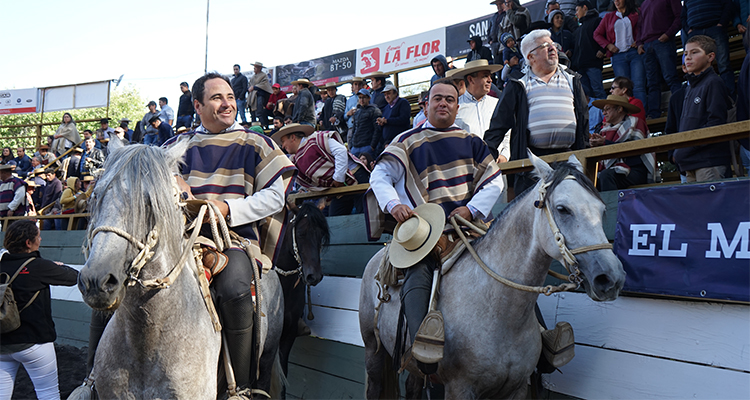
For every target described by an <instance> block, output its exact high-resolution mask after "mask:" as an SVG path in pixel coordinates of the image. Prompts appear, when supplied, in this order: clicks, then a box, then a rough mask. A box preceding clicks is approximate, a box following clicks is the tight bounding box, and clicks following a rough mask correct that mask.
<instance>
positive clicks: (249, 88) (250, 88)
mask: <svg viewBox="0 0 750 400" xmlns="http://www.w3.org/2000/svg"><path fill="white" fill-rule="evenodd" d="M253 90H255V87H253V86H250V87H248V88H247V91H248V92H252V91H253Z"/></svg>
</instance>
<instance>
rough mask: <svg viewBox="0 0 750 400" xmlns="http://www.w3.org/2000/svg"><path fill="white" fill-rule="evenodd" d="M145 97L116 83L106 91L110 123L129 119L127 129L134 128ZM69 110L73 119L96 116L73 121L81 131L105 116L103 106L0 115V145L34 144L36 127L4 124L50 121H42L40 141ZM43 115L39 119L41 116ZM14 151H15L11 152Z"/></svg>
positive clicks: (93, 126) (26, 145) (131, 87)
mask: <svg viewBox="0 0 750 400" xmlns="http://www.w3.org/2000/svg"><path fill="white" fill-rule="evenodd" d="M145 104H146V101H145V100H144V99H143V97H142V96H141V95H140V93H139V92H138V89H136V88H135V87H134V86H132V85H125V86H120V87H118V88H117V89H115V90H112V91H111V92H110V98H109V118H110V119H111V120H112V121H111V122H110V126H112V127H116V126H119V121H120V120H121V119H122V118H128V119H130V121H131V122H130V129H134V128H135V124H136V123H137V122H138V121H140V119H141V118H143V115H144V113H145V111H144V105H145ZM66 112H69V113H70V115H72V116H73V120H75V121H80V120H85V119H96V120H97V121H94V122H79V123H76V127H77V128H78V131H79V132H83V131H84V130H85V129H90V130H91V131H92V132H93V131H95V130H96V129H99V128H100V125H99V122H98V120H99V119H101V118H104V117H106V116H107V108H106V107H99V108H82V109H78V110H67V111H53V112H46V113H44V116H42V114H41V113H36V114H15V115H2V116H0V147H10V148H11V149H15V148H16V147H21V146H23V147H26V148H32V147H35V146H36V144H37V127H36V126H30V127H23V128H18V127H16V128H5V127H3V126H6V125H23V124H38V123H40V122H44V123H47V122H54V124H52V125H43V126H42V134H41V137H40V138H39V139H40V143H46V139H44V138H46V137H47V136H49V135H53V134H54V133H55V130H57V127H58V126H59V125H60V123H61V122H62V117H63V114H64V113H66ZM42 118H43V120H42ZM17 136H27V137H25V138H14V137H17ZM13 154H15V151H14V152H13Z"/></svg>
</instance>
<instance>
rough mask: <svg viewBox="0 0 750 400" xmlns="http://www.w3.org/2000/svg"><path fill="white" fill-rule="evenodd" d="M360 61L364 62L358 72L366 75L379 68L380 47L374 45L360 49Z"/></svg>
mask: <svg viewBox="0 0 750 400" xmlns="http://www.w3.org/2000/svg"><path fill="white" fill-rule="evenodd" d="M360 61H362V63H363V64H364V67H363V68H362V69H360V70H359V73H360V74H362V75H366V74H369V73H372V72H375V71H377V70H378V68H380V48H379V47H375V48H372V49H368V50H364V51H362V53H361V54H360Z"/></svg>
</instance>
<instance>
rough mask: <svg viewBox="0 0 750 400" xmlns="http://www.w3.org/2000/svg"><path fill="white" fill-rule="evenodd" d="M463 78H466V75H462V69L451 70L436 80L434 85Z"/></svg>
mask: <svg viewBox="0 0 750 400" xmlns="http://www.w3.org/2000/svg"><path fill="white" fill-rule="evenodd" d="M464 76H466V74H465V73H464V69H463V68H453V69H449V70H448V71H446V72H445V76H444V77H442V78H440V79H437V80H436V81H435V83H442V82H453V81H454V80H458V79H464Z"/></svg>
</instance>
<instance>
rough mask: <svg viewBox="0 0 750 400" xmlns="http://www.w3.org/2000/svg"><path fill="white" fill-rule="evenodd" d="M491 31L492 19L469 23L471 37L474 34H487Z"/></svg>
mask: <svg viewBox="0 0 750 400" xmlns="http://www.w3.org/2000/svg"><path fill="white" fill-rule="evenodd" d="M489 32H490V21H489V20H484V21H480V22H477V23H476V24H471V25H469V37H472V36H482V37H484V36H487V34H488V33H489Z"/></svg>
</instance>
